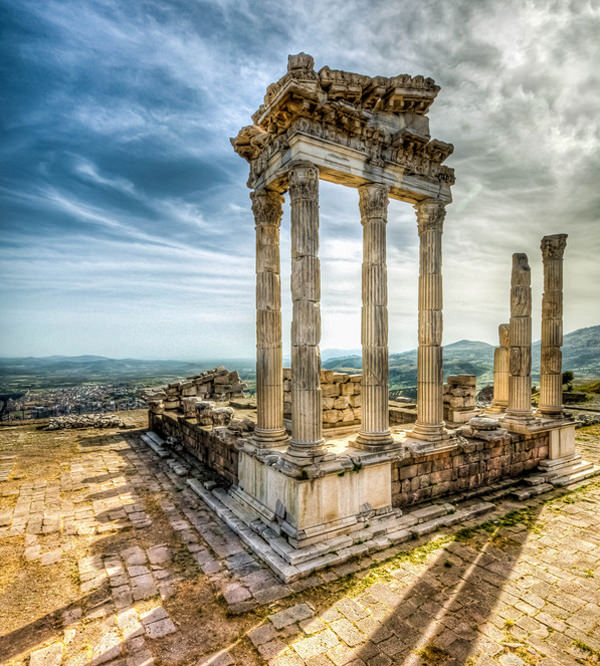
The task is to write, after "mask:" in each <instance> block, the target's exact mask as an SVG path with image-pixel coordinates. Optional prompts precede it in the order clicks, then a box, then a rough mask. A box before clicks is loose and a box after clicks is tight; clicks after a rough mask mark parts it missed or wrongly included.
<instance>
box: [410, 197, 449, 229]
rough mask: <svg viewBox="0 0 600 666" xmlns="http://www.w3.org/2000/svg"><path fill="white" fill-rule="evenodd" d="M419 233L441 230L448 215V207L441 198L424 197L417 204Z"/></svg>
mask: <svg viewBox="0 0 600 666" xmlns="http://www.w3.org/2000/svg"><path fill="white" fill-rule="evenodd" d="M415 210H416V211H417V224H418V226H419V235H421V234H422V233H424V232H425V231H432V230H435V231H441V230H442V227H443V225H444V218H445V217H446V207H445V204H444V202H443V201H440V200H439V199H423V201H419V202H418V203H416V204H415Z"/></svg>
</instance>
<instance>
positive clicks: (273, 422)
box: [250, 189, 287, 446]
mask: <svg viewBox="0 0 600 666" xmlns="http://www.w3.org/2000/svg"><path fill="white" fill-rule="evenodd" d="M250 197H251V199H252V212H253V213H254V221H255V229H256V403H257V414H256V421H257V422H256V428H255V431H254V436H255V439H257V440H258V441H259V443H260V444H261V446H276V445H278V444H281V443H282V442H283V441H285V440H287V433H286V431H285V427H284V425H283V380H282V358H281V283H280V262H279V225H280V224H281V215H282V203H283V197H282V196H281V194H279V193H278V192H273V191H270V190H265V189H263V190H257V191H255V192H252V194H251V195H250Z"/></svg>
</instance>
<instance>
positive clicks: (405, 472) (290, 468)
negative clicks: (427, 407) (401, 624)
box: [144, 426, 598, 583]
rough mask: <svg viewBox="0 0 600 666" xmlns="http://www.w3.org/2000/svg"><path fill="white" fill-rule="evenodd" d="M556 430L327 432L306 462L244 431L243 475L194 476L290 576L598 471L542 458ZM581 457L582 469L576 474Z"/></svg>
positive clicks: (194, 485) (230, 520)
mask: <svg viewBox="0 0 600 666" xmlns="http://www.w3.org/2000/svg"><path fill="white" fill-rule="evenodd" d="M206 436H207V437H210V435H209V434H207V435H206ZM551 438H552V436H551V432H549V431H548V429H545V430H544V429H539V430H537V431H532V432H530V433H520V434H518V433H509V432H507V431H506V430H505V429H502V428H497V427H495V428H494V429H492V430H487V431H486V430H477V428H473V427H471V426H468V427H463V428H461V429H459V430H457V431H455V432H454V435H453V436H452V437H451V438H449V439H448V440H446V441H445V442H444V444H443V446H438V448H434V447H430V448H429V449H423V446H422V442H420V441H418V440H412V439H411V438H410V434H409V433H406V432H402V431H400V430H399V429H398V431H397V432H396V433H395V440H396V442H395V446H392V447H390V448H389V449H388V450H385V451H381V452H369V451H364V450H361V449H357V448H355V447H354V446H353V444H354V439H355V436H354V435H350V436H346V437H345V438H339V439H338V440H332V441H330V442H328V453H327V455H326V456H325V458H324V459H323V461H321V462H320V463H319V464H318V465H314V466H304V467H301V468H298V467H296V466H294V465H293V464H291V463H290V462H289V460H288V459H287V457H286V454H285V448H284V447H280V448H275V449H269V450H261V449H259V448H257V447H256V446H255V444H254V443H253V440H252V439H251V438H246V439H240V441H239V443H238V444H237V445H235V449H236V454H237V459H238V475H237V482H236V483H234V484H233V485H231V486H230V487H228V484H227V483H225V484H223V483H218V482H217V483H215V481H213V480H210V481H208V482H202V481H200V480H198V479H194V478H189V479H188V480H187V484H188V486H189V487H190V488H191V490H192V491H193V492H194V493H195V494H196V495H198V496H199V497H200V498H201V499H202V500H203V502H204V503H205V504H206V505H207V506H208V507H210V509H211V510H212V511H213V512H214V513H215V514H216V515H217V516H218V517H219V518H220V519H221V520H222V521H223V522H224V523H225V524H226V525H227V526H228V527H229V528H230V529H232V530H233V532H234V533H235V534H237V535H238V537H239V538H240V539H241V540H242V541H243V542H244V543H245V544H246V546H247V547H249V548H250V549H251V550H252V551H253V552H254V554H255V555H256V556H257V557H259V558H260V559H261V560H262V561H263V562H264V563H266V564H267V565H268V566H269V567H270V568H271V570H272V571H273V572H274V573H276V575H277V576H278V577H279V578H280V579H281V580H282V581H284V582H285V583H290V582H293V581H296V580H298V579H300V578H303V577H308V576H310V575H312V574H314V572H316V571H319V570H322V569H323V568H326V567H330V566H339V565H341V564H343V563H344V562H347V561H349V560H351V559H353V558H356V557H358V556H363V555H368V554H370V553H374V552H377V551H381V550H385V549H387V548H389V547H390V546H392V545H394V544H398V543H402V542H404V541H408V540H410V539H413V538H416V537H418V536H421V535H423V534H428V533H430V532H432V531H435V530H437V529H439V528H441V527H444V526H449V525H453V524H456V523H461V522H463V521H465V520H468V519H470V518H473V517H475V516H480V515H483V514H485V513H487V512H489V511H492V510H493V509H494V508H495V505H494V503H493V502H494V500H496V499H497V498H500V497H503V496H506V495H509V494H510V495H512V496H513V497H515V498H516V499H519V500H523V499H527V498H529V497H532V496H535V495H538V494H542V493H544V492H548V491H549V490H552V489H553V487H554V486H555V485H562V484H568V483H570V482H575V481H577V480H580V479H583V478H586V477H587V476H589V475H591V474H594V473H596V472H597V471H598V470H597V469H596V468H595V467H594V466H592V465H587V464H586V463H583V462H582V461H580V460H578V459H573V460H570V459H569V460H566V459H565V460H562V459H561V460H562V464H561V463H555V464H554V465H550V467H548V466H547V465H546V466H544V464H545V463H547V462H552V461H547V460H546V459H547V457H548V451H549V448H548V447H549V441H550V439H551ZM144 440H145V441H146V442H147V444H148V445H149V446H150V447H151V448H152V449H153V450H154V451H155V453H157V455H159V456H160V455H161V452H162V451H164V450H165V449H164V446H163V445H164V442H162V440H161V438H160V437H159V436H158V435H156V434H155V433H151V432H150V433H147V434H146V435H145V436H144ZM187 450H188V451H189V452H191V453H194V452H193V450H190V449H189V448H188V449H187ZM573 465H575V468H574V469H575V470H576V474H578V475H575V476H572V477H570V476H569V474H570V473H571V472H572V470H573ZM560 470H565V471H564V472H563V473H561V471H560ZM394 488H395V489H396V490H397V492H394V491H393V489H394ZM403 489H404V491H403ZM367 493H368V495H367ZM367 496H368V497H369V499H370V502H368V501H366V498H367ZM280 498H285V502H284V501H282V500H281V499H280Z"/></svg>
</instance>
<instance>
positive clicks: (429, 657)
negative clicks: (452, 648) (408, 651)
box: [414, 643, 450, 666]
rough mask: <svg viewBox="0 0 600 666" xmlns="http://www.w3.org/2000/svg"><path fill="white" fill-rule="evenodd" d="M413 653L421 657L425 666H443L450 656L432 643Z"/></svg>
mask: <svg viewBox="0 0 600 666" xmlns="http://www.w3.org/2000/svg"><path fill="white" fill-rule="evenodd" d="M414 653H415V654H416V655H417V656H419V657H421V659H423V661H424V662H425V663H426V664H431V666H435V665H437V664H443V663H444V662H445V661H446V660H447V659H448V657H449V656H450V653H449V652H447V651H446V650H444V649H443V648H441V647H438V646H437V645H434V644H433V643H430V644H429V645H426V646H425V647H422V648H419V649H418V650H414Z"/></svg>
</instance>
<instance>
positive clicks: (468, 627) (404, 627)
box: [356, 504, 543, 666]
mask: <svg viewBox="0 0 600 666" xmlns="http://www.w3.org/2000/svg"><path fill="white" fill-rule="evenodd" d="M542 507H543V504H538V505H536V506H533V507H530V512H529V513H528V519H527V522H528V524H529V525H530V526H531V525H533V524H534V522H535V520H537V518H538V516H539V513H540V511H541V509H542ZM524 508H525V507H524ZM530 529H531V527H529V528H528V527H527V526H526V525H523V529H522V532H523V533H525V534H527V533H528V531H529V530H530ZM460 534H461V533H460V532H459V539H458V540H456V541H452V542H450V543H449V544H448V545H446V546H445V547H444V548H443V549H442V551H441V552H440V554H439V555H438V557H437V559H436V560H435V562H434V563H433V564H432V565H431V566H430V567H428V568H427V570H426V571H425V572H423V574H422V575H421V576H420V577H419V578H418V579H417V580H416V581H415V582H414V583H413V584H412V585H411V586H410V587H409V588H408V589H406V590H404V591H402V590H400V591H399V592H397V593H396V591H395V590H394V589H393V588H394V587H395V586H394V583H388V584H379V583H378V584H375V585H373V586H372V587H371V588H369V589H368V590H367V593H368V594H370V595H371V596H373V597H375V599H377V600H378V601H380V602H381V603H382V604H384V605H385V606H387V607H388V608H390V611H389V614H388V615H387V617H385V618H384V619H383V623H382V627H381V628H380V629H378V632H379V636H386V638H385V640H381V642H380V643H379V644H378V646H379V649H380V650H381V651H383V652H384V653H385V654H387V655H388V656H389V657H390V658H391V659H392V660H393V663H396V664H402V663H404V662H405V660H406V659H407V658H408V657H409V655H411V654H412V653H413V652H414V651H417V653H419V651H421V654H422V656H423V657H424V658H427V656H428V655H429V658H432V656H436V658H437V659H438V661H437V662H436V663H440V664H453V665H456V666H461V665H463V664H465V663H466V662H467V660H468V659H469V657H470V656H471V655H472V654H473V652H474V651H475V649H476V644H477V642H478V641H481V640H482V639H483V638H484V637H485V634H482V633H481V632H479V631H478V627H481V626H482V625H483V624H485V623H486V621H487V620H488V619H489V618H490V616H491V614H492V611H493V610H494V607H495V606H496V604H497V603H498V601H499V597H500V595H501V593H502V590H503V587H504V585H505V583H506V582H507V580H508V579H509V577H510V575H511V573H512V571H513V569H514V567H515V564H516V563H517V561H518V560H519V557H520V555H521V552H522V550H523V545H524V543H525V541H526V538H523V539H522V540H519V541H515V540H513V539H510V538H509V537H508V536H507V535H508V531H507V530H506V529H503V528H502V526H499V527H498V528H497V529H496V531H495V532H493V533H489V532H486V531H484V530H475V531H474V532H473V533H472V534H469V533H467V534H469V538H465V539H464V540H463V539H460ZM463 534H464V532H463ZM473 544H475V547H474V545H473ZM408 566H411V565H408ZM408 566H407V567H403V566H402V564H401V565H400V566H399V568H398V569H397V570H396V571H395V572H393V576H394V577H395V578H396V579H397V580H398V582H399V583H401V582H402V575H403V573H405V574H406V573H407V572H408ZM403 570H404V571H403ZM398 595H401V596H398ZM388 634H389V637H388ZM372 656H373V653H372V651H370V648H362V649H361V650H360V651H358V653H357V655H356V658H362V659H363V660H364V661H365V662H367V661H368V659H370V658H371V657H372Z"/></svg>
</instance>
